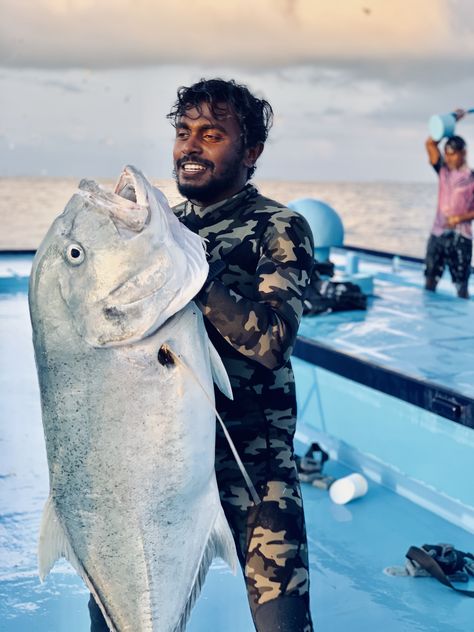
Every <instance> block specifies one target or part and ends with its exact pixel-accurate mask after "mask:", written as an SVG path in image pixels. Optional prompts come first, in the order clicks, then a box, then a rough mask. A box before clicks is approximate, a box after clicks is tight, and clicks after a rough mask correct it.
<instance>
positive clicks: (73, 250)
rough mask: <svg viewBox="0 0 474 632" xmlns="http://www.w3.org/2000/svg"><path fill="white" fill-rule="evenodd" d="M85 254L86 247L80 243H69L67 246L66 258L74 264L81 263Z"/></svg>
mask: <svg viewBox="0 0 474 632" xmlns="http://www.w3.org/2000/svg"><path fill="white" fill-rule="evenodd" d="M85 256H86V255H85V252H84V249H83V247H82V246H80V245H79V244H69V246H67V247H66V259H67V260H68V262H69V263H71V264H72V265H73V266H78V265H80V264H81V263H82V262H83V261H84V259H85Z"/></svg>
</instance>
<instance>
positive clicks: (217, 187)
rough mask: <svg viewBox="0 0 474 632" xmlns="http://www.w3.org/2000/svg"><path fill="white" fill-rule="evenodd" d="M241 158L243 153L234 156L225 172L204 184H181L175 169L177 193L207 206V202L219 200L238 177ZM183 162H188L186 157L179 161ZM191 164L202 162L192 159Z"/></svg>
mask: <svg viewBox="0 0 474 632" xmlns="http://www.w3.org/2000/svg"><path fill="white" fill-rule="evenodd" d="M242 156H243V152H239V154H238V155H236V156H235V158H234V159H233V160H232V162H229V163H228V165H227V167H226V169H225V171H223V172H222V173H221V175H219V176H214V177H211V179H210V180H209V181H208V182H206V183H205V184H194V183H192V182H184V183H181V182H180V181H179V178H178V173H177V169H175V170H174V172H173V175H174V178H175V180H176V184H177V187H178V191H179V192H180V194H181V195H182V196H183V197H185V198H187V199H188V200H195V201H196V202H200V203H201V204H207V203H209V202H210V203H212V201H213V200H215V199H216V198H219V197H220V196H221V194H222V193H224V192H225V191H227V190H228V189H230V188H231V187H232V185H233V183H234V182H235V180H237V178H238V177H239V175H240V167H241V161H242ZM184 160H189V158H188V157H186V158H185V159H183V158H182V159H181V161H183V162H184ZM193 162H198V163H199V162H202V161H200V160H199V159H198V160H194V159H193ZM179 163H180V161H178V163H177V168H178V169H179ZM207 164H209V163H207ZM211 164H212V167H211V168H214V164H213V163H211Z"/></svg>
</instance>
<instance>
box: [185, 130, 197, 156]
mask: <svg viewBox="0 0 474 632" xmlns="http://www.w3.org/2000/svg"><path fill="white" fill-rule="evenodd" d="M201 151H202V146H201V142H200V140H199V138H198V137H197V136H195V135H194V134H190V135H189V136H188V137H187V138H186V140H184V141H183V143H182V145H181V153H182V154H183V155H185V154H200V153H201Z"/></svg>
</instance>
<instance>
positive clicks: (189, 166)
mask: <svg viewBox="0 0 474 632" xmlns="http://www.w3.org/2000/svg"><path fill="white" fill-rule="evenodd" d="M205 169H206V167H203V166H202V165H199V164H198V163H196V162H186V163H185V164H184V165H183V170H184V171H205Z"/></svg>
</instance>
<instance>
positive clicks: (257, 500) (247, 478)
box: [160, 345, 262, 505]
mask: <svg viewBox="0 0 474 632" xmlns="http://www.w3.org/2000/svg"><path fill="white" fill-rule="evenodd" d="M161 350H163V351H165V352H167V353H169V354H170V355H171V356H172V357H173V360H174V361H175V362H176V363H177V364H179V365H180V366H182V367H183V368H184V369H185V370H186V371H187V372H188V373H189V375H191V377H192V378H193V380H194V381H195V382H196V384H197V385H198V386H199V388H200V389H201V391H202V392H203V393H204V395H205V396H206V399H207V401H208V402H209V403H210V405H211V408H212V410H213V411H214V412H215V414H216V417H217V419H218V420H219V423H220V425H221V428H222V430H223V432H224V435H225V438H226V439H227V443H228V444H229V447H230V449H231V451H232V454H233V455H234V458H235V460H236V462H237V465H238V466H239V470H240V471H241V473H242V476H243V477H244V480H245V482H246V484H247V487H248V489H249V492H250V495H251V496H252V500H253V502H254V504H255V505H259V504H260V503H261V502H262V501H261V500H260V496H259V495H258V494H257V490H256V489H255V487H254V484H253V483H252V481H251V479H250V476H249V475H248V472H247V470H246V469H245V465H244V464H243V463H242V460H241V458H240V456H239V453H238V452H237V448H236V447H235V445H234V442H233V441H232V437H231V436H230V434H229V431H228V430H227V428H226V427H225V424H224V422H223V421H222V418H221V416H220V415H219V413H218V412H217V410H216V407H215V405H214V402H213V401H212V399H211V398H210V397H209V394H208V393H207V391H206V389H205V388H204V386H203V385H202V384H201V382H200V381H199V380H198V378H197V377H196V375H195V373H194V371H192V370H191V368H190V367H189V366H188V365H187V364H186V363H185V362H184V360H182V359H181V358H180V357H179V356H178V355H176V354H175V353H174V352H173V351H172V350H171V349H170V348H169V347H168V345H161V348H160V351H161Z"/></svg>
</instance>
